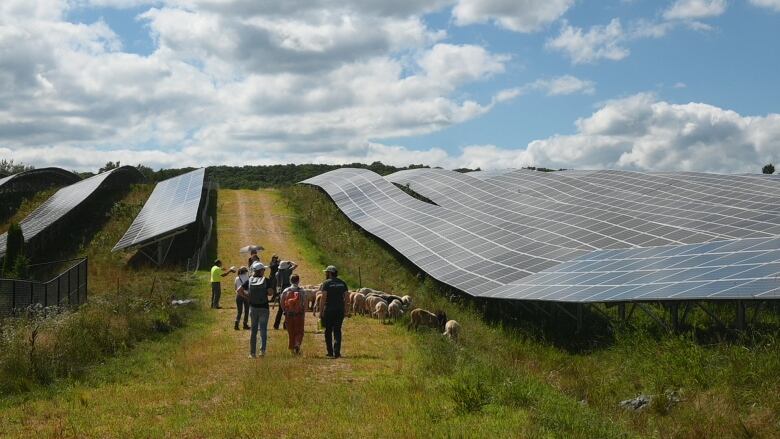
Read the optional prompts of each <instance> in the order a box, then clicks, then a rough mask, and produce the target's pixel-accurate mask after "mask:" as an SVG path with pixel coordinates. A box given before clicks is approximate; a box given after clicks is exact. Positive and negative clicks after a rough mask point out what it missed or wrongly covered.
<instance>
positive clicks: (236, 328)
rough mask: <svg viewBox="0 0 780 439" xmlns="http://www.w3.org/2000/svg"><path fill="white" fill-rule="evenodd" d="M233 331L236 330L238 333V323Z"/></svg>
mask: <svg viewBox="0 0 780 439" xmlns="http://www.w3.org/2000/svg"><path fill="white" fill-rule="evenodd" d="M233 329H235V330H236V331H238V322H236V325H235V326H233Z"/></svg>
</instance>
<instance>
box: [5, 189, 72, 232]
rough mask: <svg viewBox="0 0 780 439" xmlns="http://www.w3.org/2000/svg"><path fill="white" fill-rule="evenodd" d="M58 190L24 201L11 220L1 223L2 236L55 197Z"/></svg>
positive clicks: (37, 194)
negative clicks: (50, 198) (12, 225)
mask: <svg viewBox="0 0 780 439" xmlns="http://www.w3.org/2000/svg"><path fill="white" fill-rule="evenodd" d="M57 190H58V188H51V189H46V190H43V191H40V192H38V193H36V194H34V195H32V196H30V197H28V198H25V199H24V200H22V202H21V203H20V204H19V207H18V208H17V209H16V211H14V212H13V214H12V215H11V216H10V217H9V218H6V219H5V220H3V221H0V234H3V233H5V232H7V231H8V227H10V225H11V223H20V222H21V221H22V220H23V219H24V218H25V217H27V215H29V214H30V213H32V211H33V210H35V209H36V208H37V207H38V206H40V205H41V204H43V202H44V201H46V200H48V199H49V197H51V196H52V195H54V193H55V192H57Z"/></svg>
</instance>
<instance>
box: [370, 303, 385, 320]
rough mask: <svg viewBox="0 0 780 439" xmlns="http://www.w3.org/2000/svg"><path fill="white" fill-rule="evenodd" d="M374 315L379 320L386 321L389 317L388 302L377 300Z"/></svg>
mask: <svg viewBox="0 0 780 439" xmlns="http://www.w3.org/2000/svg"><path fill="white" fill-rule="evenodd" d="M372 317H376V318H378V319H379V321H381V322H382V323H385V319H386V318H387V302H385V301H384V300H382V301H379V302H377V304H376V307H375V308H374V314H372Z"/></svg>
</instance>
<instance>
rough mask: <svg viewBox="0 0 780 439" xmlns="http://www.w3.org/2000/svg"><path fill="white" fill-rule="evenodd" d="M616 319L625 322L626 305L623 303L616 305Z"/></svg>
mask: <svg viewBox="0 0 780 439" xmlns="http://www.w3.org/2000/svg"><path fill="white" fill-rule="evenodd" d="M618 318H619V319H620V320H621V321H623V322H625V321H626V304H625V303H618Z"/></svg>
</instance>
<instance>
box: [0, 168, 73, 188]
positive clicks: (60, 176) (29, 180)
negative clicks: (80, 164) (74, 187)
mask: <svg viewBox="0 0 780 439" xmlns="http://www.w3.org/2000/svg"><path fill="white" fill-rule="evenodd" d="M79 180H80V178H79V176H78V175H76V174H74V173H72V172H70V171H66V170H65V169H61V168H38V169H31V170H29V171H22V172H19V173H16V174H11V175H8V176H5V177H3V178H0V192H4V191H11V192H13V191H14V189H15V187H17V186H19V185H25V187H27V186H33V187H45V186H50V185H54V184H71V183H75V182H77V181H79Z"/></svg>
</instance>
